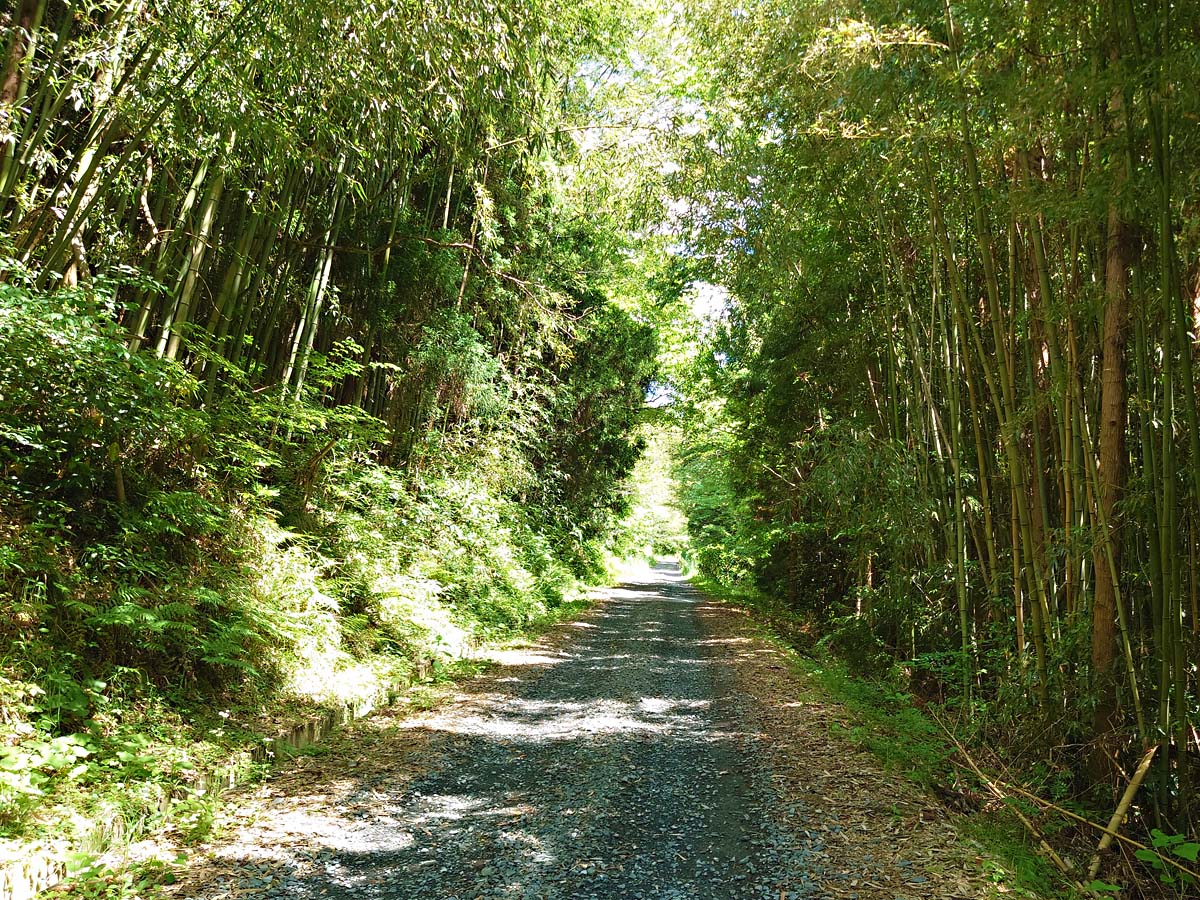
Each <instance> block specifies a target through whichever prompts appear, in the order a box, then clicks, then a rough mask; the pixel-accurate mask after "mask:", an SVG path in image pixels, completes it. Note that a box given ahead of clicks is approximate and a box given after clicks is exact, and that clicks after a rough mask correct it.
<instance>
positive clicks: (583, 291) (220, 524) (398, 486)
mask: <svg viewBox="0 0 1200 900" xmlns="http://www.w3.org/2000/svg"><path fill="white" fill-rule="evenodd" d="M634 18H635V17H633V15H632V13H631V14H629V15H626V13H625V12H623V8H622V7H621V6H620V5H619V4H594V5H593V4H590V3H581V4H574V5H573V6H572V7H571V8H569V9H561V8H558V7H557V5H555V4H551V3H541V2H522V3H509V2H501V0H462V2H460V0H451V2H446V3H426V2H422V0H397V2H388V3H376V2H374V0H361V2H359V0H355V2H351V3H348V4H347V3H328V2H321V0H318V2H304V3H295V2H290V0H287V2H279V0H246V2H241V0H234V2H226V0H178V2H177V0H100V2H74V0H18V2H16V3H15V4H10V5H5V6H4V7H3V8H0V53H2V54H3V56H2V57H0V473H2V480H0V597H2V598H3V599H2V600H0V606H2V607H3V613H2V614H0V639H2V640H3V641H4V643H5V647H6V648H8V647H10V646H11V647H12V648H13V650H12V652H11V653H9V652H8V650H7V649H6V651H5V655H4V657H3V659H0V705H2V707H3V715H2V716H0V718H2V720H3V722H2V724H0V747H4V748H5V750H4V752H5V753H6V754H8V755H6V756H5V759H6V764H5V765H6V768H5V769H4V774H3V777H0V828H3V829H6V831H5V836H11V835H10V834H9V831H8V829H12V830H13V831H12V833H13V834H17V833H20V832H21V830H22V829H26V830H30V831H29V833H34V832H35V831H36V829H37V827H38V826H37V825H36V819H37V816H38V815H43V816H51V815H53V810H54V809H57V808H58V807H56V806H55V805H54V804H55V803H57V802H58V799H57V798H58V797H59V796H60V795H59V794H55V791H60V789H61V791H60V794H61V795H62V796H65V797H66V799H64V800H63V801H62V802H65V803H68V804H70V803H79V802H88V803H92V802H96V803H99V802H101V801H100V800H98V799H96V798H98V797H101V795H103V793H104V791H108V792H109V793H111V792H112V791H114V790H116V789H117V788H114V787H113V785H116V784H117V783H118V782H121V783H122V784H123V783H126V782H128V783H129V784H131V785H136V786H137V787H136V789H135V788H130V790H129V791H128V792H127V794H128V796H127V797H110V798H109V800H105V801H104V802H109V801H110V800H111V802H114V803H115V802H118V801H120V802H122V803H123V802H124V801H125V800H127V799H128V800H129V801H130V802H131V803H134V802H135V800H134V798H135V797H138V798H141V799H139V800H137V801H136V802H144V803H145V804H146V806H145V809H142V808H141V807H137V809H139V810H141V811H140V812H138V811H136V810H135V812H133V813H131V815H134V816H135V817H136V816H141V815H143V813H145V814H146V815H150V814H151V813H149V812H146V810H151V811H152V810H153V809H156V808H158V807H156V806H155V805H154V804H156V803H158V802H159V801H157V800H153V799H146V797H143V796H142V794H141V793H139V792H142V791H143V789H144V790H145V791H152V790H157V789H158V787H155V785H159V786H161V785H162V784H167V785H168V787H167V788H166V790H167V791H168V794H167V796H168V798H169V796H170V795H169V791H170V790H171V788H170V787H169V784H170V783H171V780H172V779H173V778H175V776H174V775H172V774H170V773H169V772H168V773H166V774H164V773H160V772H157V771H154V772H149V773H148V771H146V770H144V769H145V767H144V766H143V768H141V769H137V770H136V771H134V770H133V769H130V766H132V765H133V763H129V762H128V761H129V760H133V759H135V757H136V759H141V760H143V761H145V760H147V759H150V758H151V757H152V756H153V755H154V754H153V753H150V754H147V753H143V752H142V751H138V754H135V756H129V752H130V751H129V747H130V746H132V744H130V743H129V742H130V741H132V742H134V743H138V746H142V745H143V743H144V742H145V741H146V740H147V737H146V736H147V735H150V734H153V735H160V736H161V737H160V738H159V740H160V741H161V742H162V743H164V745H166V746H165V749H163V748H160V750H161V752H160V753H159V754H158V757H157V759H158V760H159V761H162V760H168V759H169V758H171V755H172V754H173V753H174V752H175V747H174V745H176V744H178V745H179V746H185V745H189V742H197V743H196V745H195V746H199V747H203V746H208V745H207V744H206V743H205V742H211V741H212V740H214V738H212V735H214V734H224V733H225V732H224V731H223V730H222V729H223V726H220V725H218V727H217V728H216V729H215V730H206V729H205V728H203V727H201V726H199V725H197V726H194V727H193V726H192V725H190V724H188V721H189V720H188V719H187V718H186V716H187V715H190V714H186V712H185V713H179V712H178V710H179V709H183V710H185V711H186V710H195V709H202V708H204V709H206V708H207V707H208V706H211V705H213V704H220V707H219V708H223V709H226V710H229V709H233V710H234V714H233V715H234V719H235V720H236V719H238V717H239V715H242V713H239V712H238V709H239V706H238V704H239V703H241V704H243V705H244V707H245V709H244V710H243V713H244V716H243V720H244V719H245V716H250V717H252V716H253V715H256V714H257V713H255V710H259V711H261V710H262V709H265V708H268V707H269V706H270V704H271V703H273V702H281V701H279V698H280V697H285V698H294V697H296V696H300V697H304V698H308V699H307V700H305V701H304V702H317V701H320V702H333V703H344V702H347V698H346V697H344V696H343V697H335V696H333V694H331V693H330V692H331V691H334V692H335V691H337V690H342V689H343V687H344V688H345V690H360V689H361V688H362V686H363V685H367V684H382V683H384V682H385V680H386V679H389V678H393V677H395V676H396V673H404V672H407V671H409V670H410V669H411V668H412V666H414V665H415V664H416V661H417V660H420V659H426V658H430V657H432V658H435V659H446V658H450V657H452V656H454V655H455V654H456V653H460V652H465V648H466V646H467V645H468V644H470V643H473V642H476V641H478V640H481V639H484V638H486V637H487V636H488V635H494V634H500V633H507V632H511V631H513V630H514V629H519V628H523V627H527V626H528V624H529V623H530V622H531V621H533V620H535V619H538V617H539V616H546V615H550V614H551V613H552V612H553V610H554V609H556V608H557V607H558V606H559V605H560V604H562V603H563V602H564V601H565V600H566V599H569V598H570V597H571V596H574V593H573V592H577V591H578V590H579V587H580V585H581V584H583V583H585V582H586V581H587V580H588V579H595V578H597V577H599V576H600V575H601V574H602V573H603V561H604V554H605V553H606V552H608V551H607V548H608V547H609V545H610V544H611V543H612V541H614V540H616V539H617V538H616V537H614V535H615V534H616V532H615V529H616V527H617V525H618V524H619V520H620V516H621V513H622V510H623V509H624V508H625V506H626V502H627V501H626V490H625V487H624V483H625V478H626V476H627V475H628V474H629V472H630V470H631V469H632V467H633V465H634V462H635V461H636V459H637V456H638V453H639V448H640V442H639V438H638V435H637V431H636V425H637V421H638V417H639V414H640V409H641V406H642V403H643V399H644V390H645V387H646V385H647V383H648V381H649V379H650V377H651V374H652V372H653V369H654V358H655V353H656V346H655V339H654V335H653V332H652V329H651V328H650V327H649V326H648V325H646V324H645V323H644V322H643V321H640V320H639V319H638V318H637V316H636V309H637V306H638V304H639V303H641V302H643V301H644V300H645V297H646V295H647V289H646V288H645V287H644V286H643V285H641V284H640V283H639V276H638V275H637V266H638V265H639V263H638V259H637V257H636V254H635V253H633V252H632V251H630V250H629V248H628V241H627V238H626V232H625V231H623V230H622V228H623V226H621V225H620V224H618V223H617V221H616V218H615V214H612V215H610V213H611V209H607V211H606V208H605V207H604V206H603V205H602V204H592V205H590V206H589V205H588V204H587V203H586V202H585V200H584V197H585V190H584V188H583V187H581V185H582V184H583V183H584V181H585V180H586V179H585V178H584V177H583V175H582V174H581V172H582V166H581V152H582V151H581V149H580V144H579V142H578V141H577V140H576V135H577V134H578V133H579V132H580V130H581V123H582V124H583V125H585V124H586V123H587V121H588V116H589V115H590V113H589V111H588V109H587V102H588V100H587V97H586V92H585V91H583V90H581V88H580V82H579V80H578V78H577V76H576V73H577V71H578V70H579V68H580V67H581V65H582V64H583V62H584V61H585V60H595V59H600V58H605V57H606V54H617V53H619V48H620V46H621V43H622V40H623V38H622V36H621V35H622V31H623V29H626V28H628V27H632V24H633V21H634ZM355 684H357V685H358V687H354V685H355ZM331 697H332V699H330V698H331ZM322 698H323V699H322ZM355 702H357V701H355ZM156 710H157V712H156ZM164 710H165V712H164ZM181 716H184V718H180V717H181ZM171 723H174V724H171ZM250 727H253V726H250ZM79 735H84V737H79ZM163 735H165V736H163ZM51 741H68V742H70V741H83V742H84V743H83V744H80V745H79V746H81V747H83V746H84V744H86V747H85V748H84V750H83V751H82V752H81V754H80V755H86V754H88V753H90V754H91V756H90V759H91V760H92V763H88V764H85V765H80V766H78V767H76V768H69V769H62V770H61V771H60V769H57V768H54V767H53V766H52V765H50V766H49V767H48V764H47V762H46V758H45V754H44V753H43V752H42V750H44V748H45V747H47V746H50V744H49V743H48V742H51ZM139 742H141V743H139ZM72 746H75V745H72ZM39 748H40V749H39ZM72 752H74V751H72ZM189 752H190V751H189ZM196 752H203V751H202V750H201V751H196ZM121 754H125V755H121ZM139 754H140V755H139ZM56 759H57V757H56ZM64 759H65V757H64ZM93 763H94V765H93ZM156 764H157V763H156ZM137 765H142V764H141V763H138V764H137ZM163 765H167V763H165V762H164V763H163ZM106 766H109V767H115V768H113V769H107V768H105V767H106ZM126 769H130V770H129V771H128V772H126V775H127V778H126V777H125V776H122V777H121V778H116V779H114V778H112V777H108V776H110V775H111V774H112V772H113V771H121V772H125V770H126ZM73 785H74V786H73ZM80 786H82V788H81V787H80ZM118 787H119V785H118ZM83 788H86V789H87V790H85V791H83V792H82V793H80V791H81V790H82V789H83ZM72 791H74V793H72ZM148 796H149V795H147V797H148ZM41 797H50V798H51V799H48V800H38V799H37V798H41ZM72 798H73V799H72ZM160 799H161V798H160ZM162 803H167V800H163V801H162ZM105 808H107V807H105ZM130 808H131V809H132V808H133V807H130ZM39 810H41V812H39ZM93 812H94V816H95V817H98V819H99V820H103V819H104V818H105V817H106V816H108V815H109V813H107V812H95V811H93ZM72 817H73V818H72ZM67 819H70V820H71V821H83V819H84V817H82V816H77V815H75V814H74V812H72V813H71V815H70V816H64V815H59V818H58V819H57V820H56V821H58V822H60V823H61V822H62V821H66V820H67ZM43 826H44V827H51V826H50V825H48V824H46V823H43ZM53 827H58V826H57V825H55V826H53Z"/></svg>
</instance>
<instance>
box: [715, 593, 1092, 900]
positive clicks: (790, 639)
mask: <svg viewBox="0 0 1200 900" xmlns="http://www.w3.org/2000/svg"><path fill="white" fill-rule="evenodd" d="M694 581H695V584H696V586H697V587H698V588H699V589H700V590H701V591H703V592H704V593H706V594H708V595H709V596H712V597H716V598H719V599H721V600H724V601H726V602H729V603H733V604H735V605H737V606H741V607H744V608H747V609H749V610H750V611H752V612H753V613H754V622H755V624H756V625H757V627H758V629H759V632H760V634H761V636H762V637H763V638H764V639H765V640H767V641H769V642H770V643H772V644H774V645H775V646H777V647H780V648H781V649H783V650H785V651H786V652H787V653H788V655H789V657H790V659H791V660H792V662H793V664H794V665H795V666H796V668H797V669H798V671H799V672H801V673H802V674H803V675H804V679H805V682H806V683H808V684H810V685H813V686H814V687H815V689H816V690H817V691H818V692H819V693H820V694H822V695H824V696H825V697H828V698H830V699H832V700H833V701H835V702H836V703H838V704H839V705H840V706H842V707H843V708H845V709H846V710H847V711H848V712H849V713H850V719H851V724H850V725H849V727H845V726H842V725H840V724H838V723H836V722H835V723H834V724H833V725H832V726H831V728H832V729H834V730H835V731H837V732H840V733H841V734H842V735H843V736H844V737H845V738H846V739H848V740H850V741H851V742H853V743H855V744H857V745H858V746H861V747H863V748H865V749H867V750H869V751H870V752H871V753H872V755H874V756H875V757H876V758H877V759H879V760H880V761H881V762H882V763H883V764H884V766H885V767H886V768H887V769H888V770H889V771H892V772H896V773H898V774H900V775H902V776H903V777H905V778H907V779H909V780H911V781H913V782H915V783H916V784H917V785H919V786H920V787H921V788H922V789H923V790H924V791H926V792H927V793H929V794H930V795H934V796H940V797H942V798H943V799H946V798H949V799H953V796H952V795H953V794H954V793H955V792H956V791H957V789H958V787H959V786H960V776H959V774H958V772H957V770H956V769H955V767H954V765H953V764H952V757H953V755H954V747H953V744H952V742H951V741H950V739H949V737H948V736H947V734H946V733H945V732H944V731H943V730H942V728H941V727H940V726H939V725H938V724H937V723H936V722H935V721H934V720H933V719H932V718H931V717H930V715H928V714H927V713H926V712H925V711H923V710H922V709H921V708H920V706H919V705H918V704H917V703H916V701H915V698H914V697H913V696H912V695H911V694H909V693H907V692H906V691H904V690H902V689H901V688H900V687H899V686H898V685H897V684H896V683H895V680H889V679H886V678H885V679H869V678H866V677H863V676H861V675H857V674H853V673H852V672H851V671H850V669H849V667H848V666H847V664H846V663H845V662H844V661H843V660H841V659H839V658H838V657H837V656H836V655H835V654H834V652H833V651H832V650H831V648H830V647H829V646H828V644H827V643H823V642H821V641H818V640H816V639H815V638H814V636H813V628H812V626H811V624H810V623H808V622H806V621H805V620H804V619H803V618H802V617H801V616H800V615H798V614H797V613H795V612H793V611H790V610H788V608H787V607H786V605H785V604H783V603H781V602H780V601H778V600H776V599H773V598H771V597H769V596H766V595H764V594H762V593H760V592H757V591H754V590H748V589H745V588H737V587H729V586H726V585H722V584H719V583H717V582H714V581H711V580H709V579H705V578H703V577H701V576H697V577H695V579H694ZM955 826H956V828H958V830H959V833H960V834H961V835H962V836H963V838H964V839H965V840H967V841H970V842H972V843H974V844H976V845H978V846H979V847H980V848H981V849H982V850H984V851H985V856H984V857H982V858H981V859H982V861H981V863H980V865H983V866H984V867H985V869H986V870H987V872H988V874H989V877H990V878H991V880H992V881H993V882H994V883H995V885H996V887H997V892H998V894H1004V895H1009V896H1012V895H1016V896H1027V897H1034V898H1047V897H1057V896H1073V895H1072V894H1069V893H1067V892H1066V889H1065V888H1064V887H1063V886H1062V885H1061V879H1060V878H1058V876H1057V873H1056V872H1055V871H1054V870H1053V869H1052V868H1051V867H1050V866H1049V864H1048V863H1047V862H1046V861H1045V860H1043V859H1042V858H1041V857H1040V856H1039V855H1038V854H1037V853H1036V852H1035V851H1034V848H1033V846H1032V845H1031V843H1030V841H1029V836H1028V834H1027V832H1026V831H1025V830H1024V829H1023V828H1022V827H1021V825H1020V824H1019V822H1018V821H1017V819H1016V818H1015V817H1014V816H1013V815H1012V813H1011V812H1010V811H1009V810H1008V809H1007V808H1006V807H1004V806H1002V805H996V804H992V805H987V806H984V807H982V808H976V809H973V810H971V811H970V813H969V814H967V815H962V816H958V817H956V818H955Z"/></svg>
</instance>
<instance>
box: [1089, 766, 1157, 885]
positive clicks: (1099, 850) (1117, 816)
mask: <svg viewBox="0 0 1200 900" xmlns="http://www.w3.org/2000/svg"><path fill="white" fill-rule="evenodd" d="M1157 751H1158V744H1155V745H1154V746H1153V747H1151V748H1150V749H1149V750H1147V751H1146V755H1145V756H1143V757H1142V761H1141V763H1139V764H1138V767H1137V770H1136V771H1135V772H1134V773H1133V778H1131V779H1129V786H1128V787H1127V788H1125V793H1124V794H1123V795H1122V796H1121V802H1120V803H1118V804H1117V809H1116V811H1115V812H1114V813H1113V814H1112V818H1111V819H1109V820H1108V829H1107V830H1106V831H1105V832H1104V835H1103V836H1102V837H1101V838H1100V844H1099V846H1097V847H1096V855H1095V856H1093V857H1092V862H1091V865H1089V866H1088V876H1087V877H1088V881H1091V880H1092V879H1093V878H1095V877H1096V874H1097V873H1098V872H1099V871H1100V856H1101V854H1103V853H1104V851H1105V850H1107V849H1108V848H1109V847H1111V846H1112V842H1113V840H1115V839H1116V837H1117V829H1118V828H1120V827H1121V823H1122V822H1123V821H1124V820H1125V814H1126V813H1128V812H1129V807H1130V805H1131V804H1132V803H1133V797H1134V794H1136V793H1137V789H1138V788H1139V787H1141V784H1142V780H1143V779H1144V778H1145V777H1146V773H1147V772H1149V771H1150V763H1151V762H1152V761H1153V760H1154V754H1155V753H1156V752H1157Z"/></svg>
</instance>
